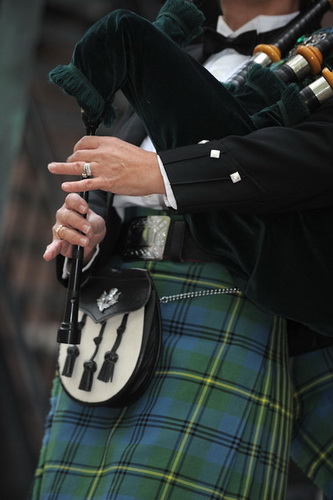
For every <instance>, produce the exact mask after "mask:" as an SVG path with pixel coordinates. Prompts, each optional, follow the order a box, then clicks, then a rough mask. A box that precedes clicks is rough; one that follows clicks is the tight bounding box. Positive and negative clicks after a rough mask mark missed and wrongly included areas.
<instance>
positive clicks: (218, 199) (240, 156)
mask: <svg viewBox="0 0 333 500" xmlns="http://www.w3.org/2000/svg"><path fill="white" fill-rule="evenodd" d="M332 113H333V99H331V100H330V102H329V103H328V104H325V106H322V107H321V108H320V109H319V110H317V111H316V112H314V113H313V114H312V115H311V116H310V117H309V118H307V119H306V120H305V121H304V122H302V123H300V124H299V125H297V126H295V127H269V128H264V129H260V130H257V131H255V132H252V133H251V134H249V135H247V136H242V137H239V136H228V137H226V138H223V139H220V140H214V141H209V142H206V143H204V144H197V145H193V146H184V147H180V148H177V149H173V150H167V151H162V152H159V155H160V158H161V160H162V162H163V164H164V167H165V170H166V173H167V175H168V177H169V180H170V183H171V187H172V189H173V192H174V195H175V198H176V201H177V206H178V210H179V211H180V212H182V213H192V212H207V211H210V210H212V209H223V210H227V211H237V212H244V213H265V212H267V213H269V212H286V211H290V210H292V211H294V210H303V209H312V208H321V207H325V206H327V205H332V188H333V162H332V158H333V120H332V116H333V114H332ZM203 139H204V138H203Z"/></svg>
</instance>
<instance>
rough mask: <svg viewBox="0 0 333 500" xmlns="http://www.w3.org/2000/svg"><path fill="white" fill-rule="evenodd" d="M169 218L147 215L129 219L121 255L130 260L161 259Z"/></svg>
mask: <svg viewBox="0 0 333 500" xmlns="http://www.w3.org/2000/svg"><path fill="white" fill-rule="evenodd" d="M170 223H171V219H170V217H169V216H167V215H148V216H146V217H136V218H134V219H132V220H131V221H130V225H129V229H128V233H127V237H126V242H125V248H124V251H123V257H124V258H125V259H131V260H133V259H134V260H136V259H137V260H162V259H163V254H164V249H165V245H166V241H167V237H168V232H169V227H170Z"/></svg>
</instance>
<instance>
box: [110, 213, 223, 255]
mask: <svg viewBox="0 0 333 500" xmlns="http://www.w3.org/2000/svg"><path fill="white" fill-rule="evenodd" d="M121 242H122V243H121V248H120V252H119V253H120V254H121V256H122V258H123V259H124V260H171V261H176V262H185V261H198V262H212V261H213V259H212V258H211V257H209V256H208V255H207V254H205V252H203V251H202V250H201V249H200V248H198V246H197V244H196V243H195V242H194V241H193V239H192V236H191V234H190V231H189V229H188V227H187V224H186V222H185V221H184V220H183V219H178V218H176V219H175V218H172V217H170V216H168V215H148V216H145V217H134V218H133V219H131V220H130V221H129V222H128V223H125V224H124V228H123V230H122V236H121Z"/></svg>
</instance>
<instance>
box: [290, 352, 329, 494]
mask: <svg viewBox="0 0 333 500" xmlns="http://www.w3.org/2000/svg"><path fill="white" fill-rule="evenodd" d="M292 377H293V381H294V385H295V392H294V398H295V422H294V432H293V439H292V448H291V455H292V458H293V460H294V461H295V463H297V464H298V466H299V467H300V469H301V470H303V471H304V473H305V474H306V475H307V476H308V477H310V478H311V479H312V480H313V482H314V483H316V484H317V485H318V486H319V487H320V488H321V489H322V490H323V491H324V493H325V497H326V498H327V499H328V500H332V499H333V347H327V348H325V349H321V350H318V351H314V352H310V353H307V354H303V355H301V356H297V357H296V358H295V360H294V362H293V370H292Z"/></svg>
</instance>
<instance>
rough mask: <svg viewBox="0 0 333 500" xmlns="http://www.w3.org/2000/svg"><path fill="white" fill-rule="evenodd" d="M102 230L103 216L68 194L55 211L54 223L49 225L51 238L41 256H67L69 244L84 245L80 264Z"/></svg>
mask: <svg viewBox="0 0 333 500" xmlns="http://www.w3.org/2000/svg"><path fill="white" fill-rule="evenodd" d="M85 215H86V217H84V216H85ZM105 233H106V227H105V221H104V219H103V218H102V217H100V216H99V215H97V214H95V213H94V212H93V211H92V210H90V209H89V207H88V204H87V202H86V201H85V200H83V198H81V196H79V195H78V194H75V193H72V194H69V195H68V196H67V197H66V199H65V202H64V204H63V206H62V207H61V208H60V209H59V210H58V211H57V213H56V222H55V224H54V226H53V228H52V234H53V240H52V242H51V243H50V244H49V245H48V246H47V248H46V250H45V253H44V255H43V257H44V259H45V260H46V261H47V262H49V261H50V260H52V259H54V258H55V257H56V256H57V255H63V256H64V257H69V258H70V257H71V256H72V251H73V245H80V246H82V247H84V263H87V262H89V260H90V259H91V257H92V256H93V254H94V251H95V248H96V246H97V244H99V243H100V242H101V241H102V240H103V239H104V237H105Z"/></svg>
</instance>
